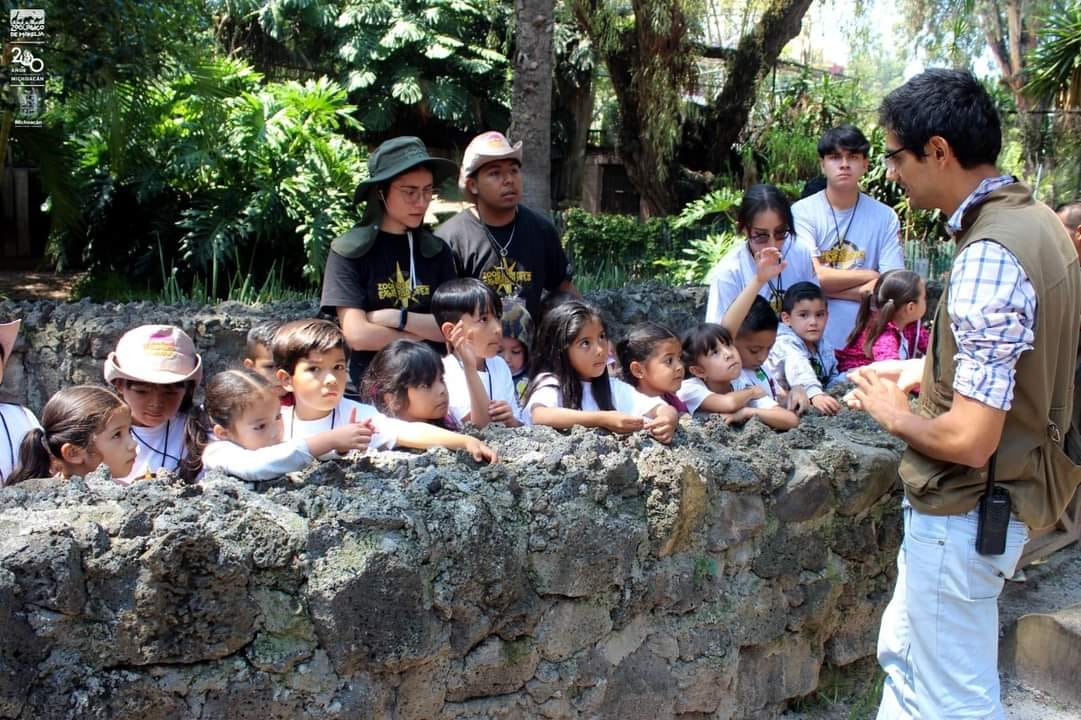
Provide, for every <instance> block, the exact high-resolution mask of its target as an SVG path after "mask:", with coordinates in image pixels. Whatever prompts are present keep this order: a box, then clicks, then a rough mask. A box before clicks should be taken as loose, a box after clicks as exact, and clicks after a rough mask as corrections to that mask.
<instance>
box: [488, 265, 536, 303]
mask: <svg viewBox="0 0 1081 720" xmlns="http://www.w3.org/2000/svg"><path fill="white" fill-rule="evenodd" d="M480 279H481V281H483V282H484V284H485V285H487V286H488V287H490V288H493V289H495V291H496V292H498V293H499V294H500V295H514V294H515V293H516V292H517V291H518V290H519V289H520V288H521V287H522V285H524V284H526V283H528V282H531V281H532V280H533V272H532V271H530V270H519V269H518V263H517V262H513V261H511V260H508V259H507V258H505V257H504V258H500V259H499V264H498V265H494V266H492V268H491V269H490V270H487V271H485V272H484V274H483V275H481V276H480Z"/></svg>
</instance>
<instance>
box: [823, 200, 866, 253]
mask: <svg viewBox="0 0 1081 720" xmlns="http://www.w3.org/2000/svg"><path fill="white" fill-rule="evenodd" d="M826 204H827V205H829V208H830V215H832V216H833V229H834V230H835V231H836V232H837V244H838V245H840V244H841V243H842V242H844V241H845V240H847V239H848V231H849V230H851V229H852V221H853V220H855V219H856V209H857V208H859V206H860V196H859V195H856V204H855V205H853V206H852V215H851V216H850V217H849V218H848V224H847V225H845V234H844V235H841V226H840V225H838V224H837V213H836V212H835V211H834V209H833V203H831V202H830V199H829V196H828V195H827V196H826Z"/></svg>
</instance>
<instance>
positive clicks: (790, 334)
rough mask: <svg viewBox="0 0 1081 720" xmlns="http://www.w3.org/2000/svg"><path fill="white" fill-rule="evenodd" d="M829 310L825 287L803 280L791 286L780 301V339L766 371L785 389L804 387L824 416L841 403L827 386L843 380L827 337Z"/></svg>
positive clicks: (774, 346) (837, 411) (839, 407)
mask: <svg viewBox="0 0 1081 720" xmlns="http://www.w3.org/2000/svg"><path fill="white" fill-rule="evenodd" d="M828 320H829V309H828V308H827V306H826V297H825V295H824V294H823V293H822V289H821V288H820V287H818V286H817V285H815V284H814V283H808V282H801V283H796V284H795V285H793V286H792V287H790V288H788V291H787V292H785V294H784V299H783V300H782V302H781V325H780V326H779V332H778V334H777V341H776V342H775V343H774V345H773V349H772V350H771V351H770V354H769V358H768V359H767V360H766V372H768V373H769V374H770V375H771V376H772V377H774V378H776V379H777V380H778V382H780V384H781V385H782V387H784V388H785V389H786V390H788V389H790V388H793V387H797V386H799V387H802V388H803V389H804V391H806V393H807V397H808V398H809V400H810V403H811V405H813V406H814V407H815V408H816V409H817V410H818V411H819V412H820V413H822V414H823V415H836V414H837V413H839V412H840V411H841V404H840V403H839V402H838V401H837V400H836V399H835V398H833V397H832V396H830V395H829V394H828V393H827V392H826V391H825V389H824V388H828V387H830V386H832V385H835V384H837V383H838V382H840V381H842V380H843V379H844V376H843V375H842V374H841V373H840V372H838V370H837V359H836V357H834V353H833V346H832V345H830V343H829V341H828V340H827V339H826V338H825V335H824V333H825V330H826V322H827V321H828Z"/></svg>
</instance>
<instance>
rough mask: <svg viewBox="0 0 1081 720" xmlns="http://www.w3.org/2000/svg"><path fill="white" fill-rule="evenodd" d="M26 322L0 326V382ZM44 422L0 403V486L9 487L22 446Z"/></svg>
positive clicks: (0, 324) (26, 409)
mask: <svg viewBox="0 0 1081 720" xmlns="http://www.w3.org/2000/svg"><path fill="white" fill-rule="evenodd" d="M21 325H22V320H13V321H12V322H8V323H0V383H3V381H4V368H5V367H6V365H7V364H8V363H9V362H10V361H11V351H12V350H13V349H14V348H15V338H16V337H18V335H19V327H20V326H21ZM40 429H41V423H39V422H38V419H37V418H36V417H34V413H32V412H30V409H29V408H26V407H23V406H22V405H17V404H15V403H0V432H2V433H3V436H2V437H0V443H2V447H0V487H3V486H4V485H7V484H8V481H9V479H10V477H11V474H12V473H13V472H14V471H15V468H16V466H17V465H18V464H19V446H20V445H22V441H23V438H24V437H25V436H26V434H27V433H29V432H30V431H31V430H40Z"/></svg>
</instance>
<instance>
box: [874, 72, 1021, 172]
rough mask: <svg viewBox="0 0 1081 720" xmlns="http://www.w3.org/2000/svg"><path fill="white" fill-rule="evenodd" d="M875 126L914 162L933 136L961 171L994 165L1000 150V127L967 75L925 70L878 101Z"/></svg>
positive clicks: (995, 114)
mask: <svg viewBox="0 0 1081 720" xmlns="http://www.w3.org/2000/svg"><path fill="white" fill-rule="evenodd" d="M878 118H879V122H880V123H881V124H882V125H883V126H884V127H885V128H886V129H887V130H889V131H891V132H892V133H893V134H894V135H896V136H897V139H898V140H899V141H900V143H901V146H902V147H903V148H905V149H907V150H910V151H912V152H913V153H915V154H916V155H917V156H919V157H922V156H923V155H924V151H923V148H924V146H925V145H926V144H927V141H928V140H930V139H931V138H932V137H933V136H935V135H938V136H939V137H942V138H944V139H945V140H946V142H948V143H949V144H950V149H951V150H953V154H954V155H956V156H957V161H958V162H959V163H960V164H961V167H963V168H965V169H969V168H973V167H976V166H978V165H994V164H995V161H996V160H997V159H998V154H999V151H1000V150H1002V123H1001V120H1000V119H999V116H998V110H996V109H995V103H994V100H992V99H991V95H990V94H989V93H988V92H987V90H986V89H985V88H984V87H983V85H981V84H980V81H979V80H977V79H976V78H975V76H973V75H972V73H968V72H964V71H961V70H946V69H942V68H936V69H933V70H926V71H924V72H922V73H920V74H919V75H917V76H916V77H914V78H912V79H911V80H909V81H908V82H906V83H905V84H904V85H902V86H901V87H899V88H897V89H896V90H894V91H893V92H891V93H890V94H889V95H887V96H886V99H885V100H883V101H882V105H881V106H880V107H879V109H878Z"/></svg>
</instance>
